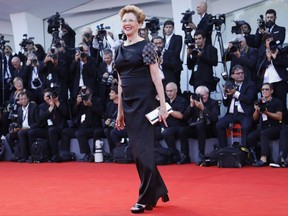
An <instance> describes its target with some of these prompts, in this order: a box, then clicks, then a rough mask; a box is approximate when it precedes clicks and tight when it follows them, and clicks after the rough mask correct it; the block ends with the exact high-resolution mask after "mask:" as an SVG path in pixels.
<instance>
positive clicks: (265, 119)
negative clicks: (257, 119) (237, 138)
mask: <svg viewBox="0 0 288 216" xmlns="http://www.w3.org/2000/svg"><path fill="white" fill-rule="evenodd" d="M262 120H263V121H267V120H268V117H267V115H266V114H264V113H262Z"/></svg>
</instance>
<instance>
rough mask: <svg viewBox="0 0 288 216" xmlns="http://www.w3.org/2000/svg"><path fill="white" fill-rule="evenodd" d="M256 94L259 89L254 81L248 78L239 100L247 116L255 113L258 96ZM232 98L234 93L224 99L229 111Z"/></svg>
mask: <svg viewBox="0 0 288 216" xmlns="http://www.w3.org/2000/svg"><path fill="white" fill-rule="evenodd" d="M256 94H257V90H256V85H255V83H254V82H252V81H249V80H246V81H244V82H243V83H242V86H241V89H240V95H239V98H238V100H239V102H240V105H241V107H242V108H243V111H244V114H245V115H247V116H251V115H253V112H254V110H255V109H254V99H255V98H256ZM232 98H233V97H232V95H229V96H228V97H227V98H226V99H223V104H224V106H226V107H228V109H227V113H228V112H229V107H230V105H231V101H232Z"/></svg>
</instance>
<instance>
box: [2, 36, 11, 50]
mask: <svg viewBox="0 0 288 216" xmlns="http://www.w3.org/2000/svg"><path fill="white" fill-rule="evenodd" d="M9 42H10V41H9V40H4V35H2V34H0V48H1V50H3V49H4V46H5V44H6V43H9Z"/></svg>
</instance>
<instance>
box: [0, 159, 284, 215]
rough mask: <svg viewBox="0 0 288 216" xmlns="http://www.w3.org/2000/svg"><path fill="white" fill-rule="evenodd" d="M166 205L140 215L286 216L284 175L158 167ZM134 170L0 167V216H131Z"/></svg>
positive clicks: (3, 164) (95, 166) (130, 166)
mask: <svg viewBox="0 0 288 216" xmlns="http://www.w3.org/2000/svg"><path fill="white" fill-rule="evenodd" d="M159 170H160V172H161V174H162V176H163V178H164V180H165V182H166V184H167V187H168V190H169V196H170V202H168V203H162V202H161V201H159V202H158V205H157V207H156V208H154V209H153V211H146V212H145V215H157V216H158V215H160V216H161V215H173V216H174V215H177V216H178V215H183V216H186V215H187V216H190V215H193V216H208V215H209V216H226V215H227V216H228V215H229V216H230V215H233V216H240V215H241V216H250V215H251V216H258V215H261V216H274V215H277V216H284V215H285V216H286V215H288V195H287V191H288V169H273V168H270V167H264V168H253V167H243V168H240V169H237V168H234V169H225V168H218V167H197V166H196V165H194V164H188V165H169V166H159ZM138 187H139V180H138V176H137V173H136V168H135V165H134V164H115V163H81V162H67V163H60V164H52V163H51V164H50V163H42V164H28V163H24V164H19V163H12V162H1V163H0V203H1V208H0V216H26V215H27V216H106V215H107V216H114V215H115V216H116V215H119V216H122V215H124V216H125V215H131V213H130V207H131V206H132V205H133V204H134V202H135V201H136V200H137V194H138Z"/></svg>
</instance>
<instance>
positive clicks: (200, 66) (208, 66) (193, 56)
mask: <svg viewBox="0 0 288 216" xmlns="http://www.w3.org/2000/svg"><path fill="white" fill-rule="evenodd" d="M194 39H195V48H192V49H191V47H188V48H187V66H188V69H190V70H192V75H191V77H190V81H189V84H190V85H192V86H193V87H194V90H195V89H196V88H197V87H198V86H200V85H204V86H206V87H207V88H208V89H209V92H212V91H214V90H215V86H214V84H213V66H217V64H218V55H217V49H216V48H215V47H214V46H212V45H211V44H207V43H206V38H205V35H204V32H203V31H200V30H199V31H196V32H195V34H194Z"/></svg>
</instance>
